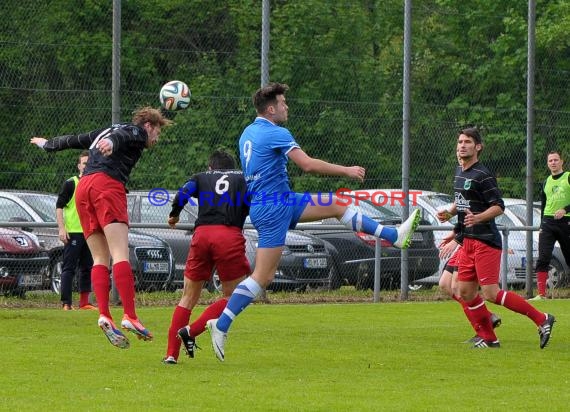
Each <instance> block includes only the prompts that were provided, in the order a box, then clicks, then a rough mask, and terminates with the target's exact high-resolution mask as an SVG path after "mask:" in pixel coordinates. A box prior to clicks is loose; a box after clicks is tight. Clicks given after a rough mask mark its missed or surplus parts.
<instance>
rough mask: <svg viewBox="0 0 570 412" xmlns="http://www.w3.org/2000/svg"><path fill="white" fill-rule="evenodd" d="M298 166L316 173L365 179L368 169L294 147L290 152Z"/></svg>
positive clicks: (308, 171)
mask: <svg viewBox="0 0 570 412" xmlns="http://www.w3.org/2000/svg"><path fill="white" fill-rule="evenodd" d="M288 156H289V159H291V160H292V161H293V162H295V164H296V165H297V166H299V167H300V168H301V169H302V170H303V171H304V172H306V173H316V174H320V175H327V176H346V177H350V178H351V179H356V180H360V181H363V180H364V175H365V174H366V170H365V169H364V168H363V167H361V166H341V165H337V164H334V163H329V162H325V161H324V160H321V159H315V158H313V157H310V156H309V155H308V154H307V153H305V152H304V151H303V150H301V149H293V150H291V151H290V152H289V154H288Z"/></svg>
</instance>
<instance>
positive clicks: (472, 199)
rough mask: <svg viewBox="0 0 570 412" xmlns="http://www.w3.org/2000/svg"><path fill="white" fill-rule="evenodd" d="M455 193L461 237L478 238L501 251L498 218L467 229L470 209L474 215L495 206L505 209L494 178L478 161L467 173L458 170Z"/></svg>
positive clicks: (456, 170)
mask: <svg viewBox="0 0 570 412" xmlns="http://www.w3.org/2000/svg"><path fill="white" fill-rule="evenodd" d="M453 191H454V193H455V205H456V207H457V219H458V229H459V232H460V236H463V237H469V238H473V239H478V240H481V241H482V242H485V243H487V244H488V245H490V246H493V247H496V248H499V249H500V248H502V240H501V235H500V233H499V231H498V230H497V225H496V224H495V219H491V220H489V221H487V222H484V223H480V224H477V225H474V226H472V227H465V224H464V221H465V213H466V210H467V209H469V210H471V213H473V214H474V215H477V214H479V213H482V212H484V211H485V210H487V209H488V208H489V207H491V206H493V205H498V206H500V207H501V209H503V210H505V204H504V203H503V198H502V194H501V191H500V190H499V187H498V185H497V179H496V178H495V175H494V174H493V173H491V171H489V169H487V167H485V166H484V165H482V164H481V163H479V162H477V163H475V164H474V165H473V166H471V167H470V168H469V169H467V170H463V169H462V168H461V166H459V167H457V169H455V181H454V184H453Z"/></svg>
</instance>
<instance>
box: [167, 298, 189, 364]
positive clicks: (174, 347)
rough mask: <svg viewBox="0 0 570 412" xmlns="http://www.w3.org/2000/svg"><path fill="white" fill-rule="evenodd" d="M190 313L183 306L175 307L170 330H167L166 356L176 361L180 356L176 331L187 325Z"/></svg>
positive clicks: (179, 343)
mask: <svg viewBox="0 0 570 412" xmlns="http://www.w3.org/2000/svg"><path fill="white" fill-rule="evenodd" d="M191 314H192V311H191V310H189V309H186V308H185V307H183V306H176V307H175V308H174V313H172V320H171V321H170V328H168V343H167V346H166V356H167V357H168V356H173V357H174V359H176V360H178V355H179V354H180V345H181V344H182V342H180V339H178V337H177V334H178V330H179V329H181V328H183V327H184V326H186V325H188V322H189V321H190V315H191Z"/></svg>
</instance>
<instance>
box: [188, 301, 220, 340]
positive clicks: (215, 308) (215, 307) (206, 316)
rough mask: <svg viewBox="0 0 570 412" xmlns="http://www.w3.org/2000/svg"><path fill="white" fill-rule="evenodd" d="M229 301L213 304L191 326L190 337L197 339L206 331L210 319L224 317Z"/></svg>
mask: <svg viewBox="0 0 570 412" xmlns="http://www.w3.org/2000/svg"><path fill="white" fill-rule="evenodd" d="M227 303H228V300H227V299H226V298H221V299H218V300H217V301H215V302H214V303H212V304H211V305H210V306H208V307H207V308H206V309H204V312H202V314H201V315H200V316H199V317H198V319H196V320H195V321H194V322H192V324H191V325H190V336H193V337H196V336H198V335H199V334H201V333H202V332H204V331H205V330H206V322H207V321H209V320H210V319H217V318H219V317H220V316H221V315H222V312H223V311H224V309H225V308H226V305H227Z"/></svg>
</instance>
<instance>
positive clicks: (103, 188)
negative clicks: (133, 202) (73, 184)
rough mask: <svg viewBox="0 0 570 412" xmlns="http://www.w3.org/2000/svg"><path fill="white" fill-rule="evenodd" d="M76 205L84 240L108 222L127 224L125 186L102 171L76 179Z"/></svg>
mask: <svg viewBox="0 0 570 412" xmlns="http://www.w3.org/2000/svg"><path fill="white" fill-rule="evenodd" d="M75 204H76V207H77V214H78V215H79V220H80V221H81V227H82V228H83V234H84V235H85V239H87V238H88V237H89V236H91V235H92V234H93V233H94V232H102V231H103V228H104V227H105V226H107V225H108V224H110V223H125V224H127V225H128V224H129V215H128V213H127V195H126V192H125V185H123V184H122V183H121V182H119V181H118V180H116V179H113V178H112V177H110V176H109V175H107V174H105V173H95V174H92V175H87V176H83V177H82V178H81V179H79V183H78V185H77V190H76V192H75Z"/></svg>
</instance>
